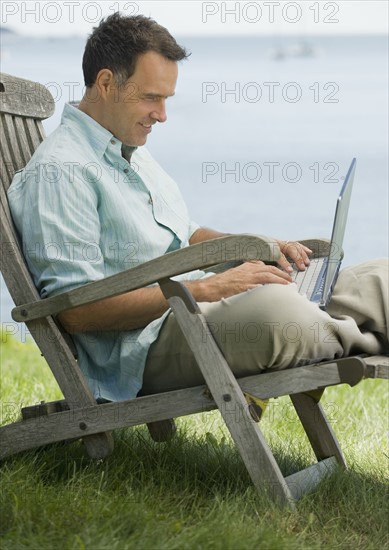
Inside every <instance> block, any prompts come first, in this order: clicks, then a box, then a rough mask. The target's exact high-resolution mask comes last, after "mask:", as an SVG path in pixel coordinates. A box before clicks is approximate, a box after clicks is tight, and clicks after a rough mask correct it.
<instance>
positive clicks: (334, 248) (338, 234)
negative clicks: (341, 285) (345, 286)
mask: <svg viewBox="0 0 389 550" xmlns="http://www.w3.org/2000/svg"><path fill="white" fill-rule="evenodd" d="M356 162H357V161H356V159H355V158H354V159H353V160H352V162H351V165H350V168H349V170H348V172H347V175H346V178H345V180H344V183H343V186H342V189H341V191H340V193H339V197H338V200H337V203H336V212H335V219H334V225H333V228H332V236H331V250H330V254H329V257H328V267H327V273H326V278H325V282H324V289H323V301H324V302H326V301H327V296H328V294H329V292H330V291H331V285H332V282H333V280H334V277H335V275H336V271H337V270H338V269H339V263H340V260H341V259H342V257H343V238H344V233H345V230H346V222H347V214H348V209H349V206H350V199H351V192H352V188H353V183H354V174H355V166H356Z"/></svg>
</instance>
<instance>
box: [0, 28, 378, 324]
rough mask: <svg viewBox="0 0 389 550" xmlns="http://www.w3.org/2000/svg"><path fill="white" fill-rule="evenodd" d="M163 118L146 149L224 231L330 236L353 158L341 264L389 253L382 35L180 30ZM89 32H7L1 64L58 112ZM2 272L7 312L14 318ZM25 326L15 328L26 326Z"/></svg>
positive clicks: (199, 216) (72, 94)
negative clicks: (175, 73) (182, 56)
mask: <svg viewBox="0 0 389 550" xmlns="http://www.w3.org/2000/svg"><path fill="white" fill-rule="evenodd" d="M178 41H179V42H180V43H181V44H182V45H185V47H187V48H188V49H189V50H190V51H191V52H192V53H191V56H190V58H189V59H188V60H186V61H184V62H182V63H181V64H180V76H179V82H178V86H177V90H176V95H175V97H174V98H170V99H169V100H168V102H167V107H168V121H167V123H165V124H163V125H160V126H158V127H156V126H155V127H154V128H153V132H152V134H151V136H150V137H149V141H148V145H147V146H148V148H149V149H150V151H151V152H152V153H153V155H154V156H155V157H156V158H157V160H158V161H159V162H160V163H161V164H162V165H163V167H164V168H165V169H166V170H167V171H168V172H169V173H170V174H171V175H172V177H174V178H175V180H176V181H177V182H178V184H179V186H180V188H181V190H182V193H183V195H184V197H185V199H186V202H187V204H188V208H189V211H190V212H191V215H192V218H193V219H194V220H196V221H197V222H198V223H200V224H202V225H206V226H208V227H212V228H215V229H219V230H221V231H226V232H248V233H257V234H264V235H270V236H273V237H280V238H285V239H289V240H291V239H302V238H308V237H329V236H330V232H331V226H332V220H333V216H334V209H335V201H336V197H337V194H338V192H339V190H340V188H341V185H342V182H343V178H344V176H345V174H346V172H347V169H348V166H349V164H350V162H351V160H352V158H353V157H356V158H357V172H356V178H355V183H354V192H353V197H352V201H351V207H350V213H349V221H348V225H347V230H346V236H345V243H344V250H345V258H344V265H350V264H354V263H357V262H362V261H365V260H368V259H371V258H374V257H380V256H387V255H388V122H387V121H388V105H387V94H388V76H387V64H388V50H387V46H388V42H387V38H386V37H384V36H352V37H349V36H347V37H346V36H335V37H320V36H304V37H301V38H298V37H285V36H283V37H277V36H274V37H255V36H246V37H222V38H219V37H218V38H216V37H215V38H212V37H206V38H203V37H201V38H200V37H180V38H179V40H178ZM84 42H85V40H84V39H82V38H79V37H71V38H58V39H57V38H50V39H48V38H47V39H45V38H28V37H22V36H18V35H8V34H7V35H2V37H1V70H2V71H3V72H6V73H11V74H13V75H15V76H20V77H23V78H28V79H31V80H35V81H39V82H41V83H43V84H45V85H46V86H47V87H48V88H49V89H50V91H51V92H52V94H53V96H54V98H55V101H56V112H55V114H54V115H53V117H52V118H51V119H49V120H48V121H46V122H45V129H46V133H50V132H51V131H52V130H53V129H54V128H55V127H56V126H57V125H58V124H59V122H60V116H61V112H62V108H63V105H64V103H65V102H67V101H69V100H77V99H80V98H81V97H82V93H83V80H82V72H81V58H82V52H83V48H84ZM12 307H13V305H12V300H11V298H10V297H9V295H8V293H7V291H6V288H5V284H4V281H2V280H1V321H2V323H3V324H5V325H6V327H5V329H6V330H7V331H8V332H11V331H15V332H17V330H16V329H14V328H12V327H13V325H12V321H11V315H10V311H11V309H12ZM18 330H19V329H18Z"/></svg>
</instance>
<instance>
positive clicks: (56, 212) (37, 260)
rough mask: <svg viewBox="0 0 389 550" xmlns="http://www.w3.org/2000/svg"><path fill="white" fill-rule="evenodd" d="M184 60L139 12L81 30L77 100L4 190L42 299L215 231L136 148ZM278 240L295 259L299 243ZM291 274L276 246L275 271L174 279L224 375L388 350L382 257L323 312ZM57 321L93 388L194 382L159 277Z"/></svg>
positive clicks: (108, 391) (304, 255)
mask: <svg viewBox="0 0 389 550" xmlns="http://www.w3.org/2000/svg"><path fill="white" fill-rule="evenodd" d="M186 57H187V53H186V51H185V50H184V49H183V48H181V47H180V46H179V45H178V44H177V43H176V41H175V40H174V38H173V37H172V36H171V35H170V34H169V33H168V31H167V30H166V29H164V28H163V27H161V26H159V25H158V24H157V23H155V22H154V21H153V20H151V19H148V18H145V17H143V16H135V17H124V16H121V15H119V14H114V15H112V16H110V17H108V18H107V19H106V20H105V21H102V22H101V23H100V25H99V26H98V27H97V28H96V29H94V31H93V33H92V35H91V36H90V37H89V39H88V41H87V44H86V48H85V53H84V58H83V71H84V77H85V84H86V92H85V95H84V97H83V99H82V101H81V103H80V105H79V107H78V109H76V108H74V107H71V106H69V105H67V106H65V109H64V113H63V117H62V122H61V125H60V127H59V128H58V129H57V130H56V131H55V132H54V133H53V134H52V135H51V136H50V137H49V138H48V139H47V140H46V141H45V142H44V143H43V144H42V145H41V146H40V148H39V149H38V151H37V152H36V154H35V155H34V157H33V158H32V159H31V161H30V163H29V164H28V166H27V167H26V169H25V170H24V171H22V172H21V173H19V174H17V175H16V176H15V179H14V181H13V183H12V185H11V187H10V190H9V201H10V206H11V210H12V214H13V217H14V220H15V223H16V226H17V229H18V231H19V233H20V236H21V239H22V242H23V247H24V252H25V255H26V258H27V261H28V264H29V266H30V269H31V272H32V274H33V277H34V279H35V283H36V285H37V287H38V289H39V291H40V293H41V296H42V297H46V296H52V295H55V294H58V293H61V292H65V291H68V290H71V289H72V288H76V287H78V286H80V285H83V284H85V283H88V282H91V281H96V280H99V279H102V278H104V277H107V276H109V275H112V274H115V273H118V272H120V271H123V270H125V269H128V268H130V267H132V266H134V265H137V264H138V263H142V262H145V261H147V260H150V259H152V258H155V257H157V256H160V255H162V254H165V253H166V252H169V251H172V250H176V249H179V248H182V247H184V246H188V245H192V244H195V243H199V242H203V241H207V240H209V239H212V238H214V237H219V236H221V235H222V234H221V233H219V232H217V231H214V230H211V229H207V228H203V227H199V226H198V225H196V224H195V223H193V222H192V221H191V220H190V218H189V215H188V212H187V209H186V206H185V204H184V202H183V199H182V197H181V194H180V192H179V190H178V188H177V186H176V184H175V183H174V182H173V181H172V180H171V178H170V177H169V176H168V175H167V174H166V173H165V172H164V171H163V170H162V168H161V167H160V166H158V164H157V163H156V162H155V161H154V160H153V159H152V158H151V156H150V154H149V153H148V152H147V150H146V149H145V148H144V147H143V146H144V145H145V143H146V141H147V137H148V135H149V134H150V133H151V132H152V131H153V129H154V125H155V124H156V123H157V122H159V123H163V122H165V121H166V103H167V101H168V99H169V98H171V97H172V96H173V95H174V92H175V86H176V80H177V73H178V66H177V63H178V61H180V60H182V59H185V58H186ZM278 243H279V246H280V248H281V251H282V252H283V253H284V254H286V253H287V254H288V256H290V257H291V258H292V259H293V260H294V261H295V263H296V264H297V266H298V267H299V269H302V270H304V269H305V268H306V266H307V265H308V264H309V255H310V253H311V251H310V250H309V249H308V248H306V247H304V246H303V245H301V244H299V243H289V242H288V241H286V242H284V241H278ZM290 271H291V267H290V265H289V262H288V261H287V259H286V257H285V256H284V255H283V256H282V257H281V259H280V260H279V266H278V267H275V266H269V265H265V264H264V263H262V262H246V263H244V264H243V265H241V266H239V267H237V268H234V269H230V270H228V271H226V272H224V273H222V274H217V275H211V276H209V275H207V276H206V275H205V274H204V273H203V272H201V271H196V272H194V273H190V274H187V275H185V276H183V277H181V280H183V281H185V285H186V286H187V287H188V289H189V290H190V291H191V293H192V294H193V296H194V298H195V299H196V300H197V301H198V302H199V303H200V307H201V309H202V311H203V313H204V315H205V316H206V318H207V320H208V321H209V323H210V326H211V327H212V330H213V332H214V333H215V338H216V340H217V342H218V344H219V345H220V347H221V348H222V350H223V353H224V354H225V356H226V358H227V360H228V361H229V364H230V365H231V367H232V369H233V371H234V372H235V374H236V375H238V376H240V375H249V374H253V373H257V372H259V371H260V370H261V369H264V368H268V367H273V368H285V367H287V366H289V365H290V364H294V365H302V364H305V363H308V362H311V361H312V360H322V359H332V358H334V357H339V356H342V355H344V354H349V353H352V352H366V353H372V354H374V353H379V352H380V351H382V348H383V346H387V343H388V332H387V321H386V320H387V288H388V285H387V283H385V280H386V279H385V277H387V264H386V262H384V261H379V262H376V263H374V264H366V265H364V266H361V267H358V268H355V269H353V270H346V271H344V272H343V273H342V274H341V275H340V277H339V281H338V284H337V288H336V290H335V293H334V296H333V299H332V301H331V304H330V308H329V313H325V312H323V311H321V310H320V309H318V308H317V307H316V306H315V305H313V304H311V303H310V302H308V300H306V299H305V298H304V297H302V296H299V295H298V293H297V291H296V288H295V285H293V283H292V282H291V277H290V275H289V273H290ZM59 320H60V321H61V323H62V324H63V326H64V327H65V328H66V329H67V330H68V331H69V332H70V333H72V334H73V335H74V339H75V342H76V345H77V349H78V354H79V362H80V365H81V368H82V370H83V372H84V374H85V376H86V378H87V380H88V382H89V384H90V386H91V388H92V390H93V392H94V395H95V396H96V398H99V399H108V400H121V399H128V398H132V397H135V396H136V395H137V394H138V392H139V391H140V390H142V392H143V393H150V392H156V391H163V390H168V389H175V388H178V387H185V386H188V385H195V384H198V383H201V381H202V376H201V373H200V372H199V369H198V367H197V365H196V362H195V361H194V358H193V356H192V354H191V352H190V350H189V348H188V346H187V344H186V341H185V339H184V337H183V336H182V334H181V332H180V330H179V328H178V327H177V324H176V321H175V319H174V315H173V314H172V313H171V312H170V311H169V309H168V304H167V302H166V300H165V299H164V297H163V295H162V293H161V291H160V289H159V287H158V286H152V287H148V288H144V289H139V290H136V291H133V292H130V293H127V294H124V295H122V296H118V297H114V298H110V299H106V300H103V301H100V302H97V303H95V304H92V305H89V306H83V307H79V308H76V309H72V310H68V311H65V312H63V313H61V314H60V315H59ZM290 326H292V327H295V328H296V330H297V333H294V334H293V336H291V335H290V334H288V331H287V330H285V328H286V327H290ZM250 327H251V328H255V329H256V334H255V335H254V336H251V335H250V334H249V332H248V328H250Z"/></svg>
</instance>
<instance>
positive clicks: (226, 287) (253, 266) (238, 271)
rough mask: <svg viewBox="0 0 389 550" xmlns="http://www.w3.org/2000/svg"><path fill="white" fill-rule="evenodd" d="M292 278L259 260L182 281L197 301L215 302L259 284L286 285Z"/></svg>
mask: <svg viewBox="0 0 389 550" xmlns="http://www.w3.org/2000/svg"><path fill="white" fill-rule="evenodd" d="M291 282H292V278H291V277H290V275H289V274H288V273H286V271H283V270H281V269H279V268H278V267H276V266H274V265H266V264H265V263H263V262H261V261H257V260H255V261H249V262H245V263H243V264H242V265H240V266H238V267H234V268H232V269H228V270H227V271H224V272H223V273H218V274H217V275H212V276H211V277H207V278H205V279H201V280H199V281H190V282H186V283H184V284H185V285H186V286H187V287H188V289H189V290H190V291H191V292H192V294H193V296H194V297H195V299H196V300H197V301H198V302H216V301H217V300H221V298H228V297H230V296H234V295H235V294H239V293H241V292H245V291H246V290H250V289H252V288H255V287H257V286H260V285H267V284H281V285H287V284H288V283H291Z"/></svg>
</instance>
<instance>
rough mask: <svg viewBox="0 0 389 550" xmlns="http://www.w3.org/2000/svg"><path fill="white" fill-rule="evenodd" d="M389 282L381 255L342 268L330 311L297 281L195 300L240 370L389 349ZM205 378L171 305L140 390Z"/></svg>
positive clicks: (230, 360) (184, 384) (190, 383)
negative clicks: (210, 299) (303, 292)
mask: <svg viewBox="0 0 389 550" xmlns="http://www.w3.org/2000/svg"><path fill="white" fill-rule="evenodd" d="M388 288H389V282H388V260H386V259H382V260H376V261H372V262H367V263H365V264H362V265H359V266H356V267H351V268H347V269H344V270H343V271H341V273H340V275H339V278H338V281H337V284H336V287H335V291H334V293H333V296H332V299H331V302H330V304H329V306H328V309H327V311H322V310H321V309H319V308H318V306H317V305H315V304H313V303H311V302H309V301H308V300H307V299H306V298H305V297H304V296H301V295H299V294H298V293H297V290H296V286H295V285H294V284H290V285H277V284H273V285H265V286H260V287H257V288H255V289H253V290H249V291H247V292H243V293H241V294H237V295H235V296H232V297H231V298H227V299H222V300H220V301H218V302H206V303H204V302H203V303H200V304H199V306H200V309H201V310H202V312H203V314H204V315H205V318H206V319H207V322H208V324H209V330H210V332H212V334H213V335H214V337H215V339H216V342H217V344H218V345H219V347H220V348H221V350H222V351H223V354H224V356H225V358H226V359H227V362H228V363H229V365H230V367H231V369H232V371H233V372H234V374H235V376H236V377H242V376H249V375H252V374H258V373H259V372H260V371H262V370H264V369H266V368H270V367H271V368H278V369H284V368H286V367H290V366H301V365H304V364H307V363H312V362H315V361H321V360H331V359H333V358H338V357H342V356H347V355H350V354H355V353H368V354H377V353H382V352H383V351H389V344H388V342H389V334H388V324H387V319H388ZM207 338H209V334H203V339H204V341H206V339H207ZM202 383H204V379H203V377H202V374H201V372H200V369H199V368H198V366H197V364H196V361H195V359H194V357H193V354H192V352H191V350H190V349H189V347H188V344H187V343H186V340H185V338H184V336H183V335H182V333H181V330H180V328H179V326H178V325H177V322H176V320H175V318H174V314H173V313H171V314H170V315H169V316H168V317H167V319H166V321H165V323H164V325H163V327H162V329H161V332H160V334H159V337H158V339H157V341H156V342H154V344H153V345H152V346H151V348H150V350H149V354H148V359H147V363H146V368H145V374H144V383H143V388H142V391H141V394H143V395H144V394H148V393H156V392H160V391H168V390H173V389H179V388H185V387H189V386H195V385H199V384H202Z"/></svg>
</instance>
